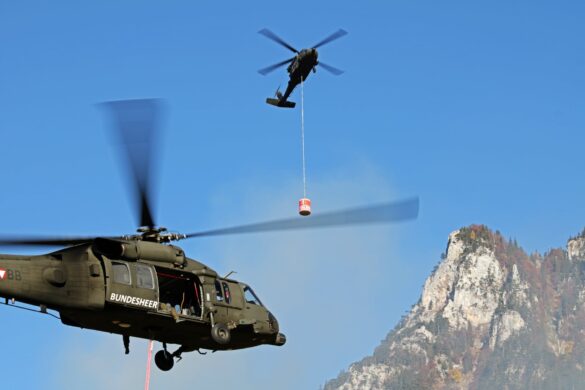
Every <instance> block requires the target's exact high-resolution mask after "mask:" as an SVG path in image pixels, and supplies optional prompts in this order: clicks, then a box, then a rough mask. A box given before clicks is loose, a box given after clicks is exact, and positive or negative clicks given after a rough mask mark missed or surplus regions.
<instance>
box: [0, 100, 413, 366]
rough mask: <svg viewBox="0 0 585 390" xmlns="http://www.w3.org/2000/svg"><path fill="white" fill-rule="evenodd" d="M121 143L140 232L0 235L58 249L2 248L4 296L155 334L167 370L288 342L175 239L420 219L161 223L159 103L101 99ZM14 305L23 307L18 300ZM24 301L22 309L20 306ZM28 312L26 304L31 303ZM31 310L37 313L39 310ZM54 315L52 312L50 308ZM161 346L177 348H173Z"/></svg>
mask: <svg viewBox="0 0 585 390" xmlns="http://www.w3.org/2000/svg"><path fill="white" fill-rule="evenodd" d="M104 105H105V108H106V109H107V110H108V111H110V113H111V114H112V118H113V125H114V126H113V128H114V129H115V133H117V134H118V135H119V137H120V140H121V144H122V145H123V146H124V147H123V148H122V150H123V151H124V153H123V157H124V159H125V160H126V161H127V163H128V168H129V169H128V171H129V177H130V180H129V181H130V183H131V185H132V186H133V189H134V195H135V200H136V205H137V215H138V218H139V226H140V227H139V228H138V231H137V233H136V234H131V235H127V236H95V237H39V236H37V237H15V236H0V245H1V246H23V245H24V246H26V245H33V246H56V247H64V249H60V250H57V251H55V252H52V253H48V254H43V255H35V256H32V255H31V256H22V255H18V256H17V255H0V296H1V297H4V298H5V299H6V304H9V302H12V305H14V303H15V301H19V302H24V303H26V304H29V305H34V306H38V307H39V312H41V313H48V312H47V310H48V309H51V310H54V311H57V312H58V313H59V317H60V319H61V322H62V323H63V324H65V325H71V326H76V327H80V328H87V329H94V330H98V331H102V332H109V333H115V334H119V335H122V338H123V342H124V346H125V350H126V353H129V345H130V337H140V338H143V339H149V340H157V341H160V342H162V343H163V349H162V350H160V351H159V352H157V353H156V355H155V363H156V365H157V366H158V368H159V369H161V370H163V371H168V370H170V369H171V368H172V367H173V365H174V362H175V359H180V358H181V356H182V354H183V353H185V352H190V351H199V352H200V353H202V354H204V352H202V351H201V350H211V351H220V350H232V349H241V348H249V347H254V346H258V345H262V344H269V345H276V346H282V345H284V344H285V342H286V338H285V336H284V334H282V333H281V332H280V327H279V324H278V321H277V320H276V318H275V316H274V315H273V314H272V313H271V312H270V311H269V310H268V308H266V307H265V306H264V305H263V304H262V302H261V300H260V299H259V298H258V296H257V295H256V294H255V292H254V291H253V290H252V288H251V287H250V286H249V285H247V284H245V283H243V282H239V281H237V280H234V279H232V278H229V275H228V276H225V277H221V276H220V275H218V273H217V272H216V271H214V270H213V269H212V268H210V267H209V266H207V265H205V264H203V263H201V262H199V261H196V260H193V259H190V258H188V257H187V256H186V255H185V252H184V251H183V250H182V249H181V248H180V247H178V246H175V245H171V242H174V241H178V240H183V239H188V238H196V237H204V236H218V235H227V234H242V233H254V232H267V231H275V230H290V229H305V228H318V227H327V226H341V225H357V224H368V223H384V222H397V221H404V220H409V219H413V218H416V217H417V215H418V199H417V198H413V199H408V200H404V201H400V202H394V203H386V204H379V205H375V206H368V207H363V208H356V209H349V210H344V211H338V212H331V213H327V214H321V215H318V216H312V217H310V218H307V219H305V218H294V219H281V220H275V221H270V222H263V223H254V224H248V225H241V226H235V227H230V228H223V229H214V230H207V231H200V232H194V233H187V234H178V233H171V232H168V231H167V230H166V229H165V228H163V227H160V226H158V225H157V224H156V223H155V219H154V216H153V213H152V208H151V203H150V199H151V194H152V191H151V188H150V185H149V183H151V180H150V175H151V172H152V170H151V168H150V167H151V165H152V162H153V161H152V159H153V152H154V151H153V148H154V146H155V145H154V143H153V140H154V136H155V134H156V132H157V128H158V117H159V110H160V104H159V101H158V100H152V99H148V100H127V101H117V102H110V103H105V104H104ZM17 307H19V306H17ZM25 308H26V307H25ZM28 310H31V309H30V308H29V309H28ZM35 311H36V310H35ZM49 314H51V313H49ZM167 344H177V345H179V347H178V348H177V349H176V350H175V351H173V352H171V351H168V350H167Z"/></svg>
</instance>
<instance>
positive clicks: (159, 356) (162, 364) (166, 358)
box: [154, 350, 175, 371]
mask: <svg viewBox="0 0 585 390" xmlns="http://www.w3.org/2000/svg"><path fill="white" fill-rule="evenodd" d="M154 362H155V363H156V366H157V367H158V368H159V369H160V370H161V371H169V370H170V369H171V368H173V365H174V364H175V359H174V358H173V355H171V354H170V353H169V352H167V351H164V350H161V351H158V352H157V353H156V355H154Z"/></svg>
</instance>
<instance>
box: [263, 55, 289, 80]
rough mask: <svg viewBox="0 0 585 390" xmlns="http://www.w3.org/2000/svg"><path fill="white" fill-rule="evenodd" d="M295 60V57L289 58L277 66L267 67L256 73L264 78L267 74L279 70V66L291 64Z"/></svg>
mask: <svg viewBox="0 0 585 390" xmlns="http://www.w3.org/2000/svg"><path fill="white" fill-rule="evenodd" d="M294 59H295V57H293V58H289V59H288V60H284V61H282V62H279V63H278V64H274V65H270V66H267V67H266V68H263V69H260V70H259V71H258V73H260V74H261V75H264V76H266V75H267V74H268V73H270V72H272V71H274V70H276V69H278V68H280V67H281V66H284V65H286V64H290V63H291V62H293V60H294Z"/></svg>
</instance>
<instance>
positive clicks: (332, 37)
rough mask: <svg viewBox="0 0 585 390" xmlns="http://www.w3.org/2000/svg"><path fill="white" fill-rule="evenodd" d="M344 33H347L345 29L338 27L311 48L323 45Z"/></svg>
mask: <svg viewBox="0 0 585 390" xmlns="http://www.w3.org/2000/svg"><path fill="white" fill-rule="evenodd" d="M346 34H347V31H345V30H343V29H339V30H337V31H335V32H334V33H333V34H331V35H329V36H328V37H327V38H325V39H323V40H322V41H321V42H319V43H317V44H316V45H315V46H313V49H317V48H319V47H320V46H323V45H325V44H327V43H329V42H331V41H334V40H336V39H339V38H341V37H342V36H344V35H346Z"/></svg>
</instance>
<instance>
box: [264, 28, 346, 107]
mask: <svg viewBox="0 0 585 390" xmlns="http://www.w3.org/2000/svg"><path fill="white" fill-rule="evenodd" d="M258 33H259V34H262V35H264V36H265V37H267V38H268V39H271V40H273V41H274V42H276V43H278V44H279V45H282V46H284V47H286V48H287V49H288V50H290V51H292V52H293V53H295V56H294V57H292V58H289V59H288V60H284V61H281V62H279V63H277V64H274V65H271V66H268V67H266V68H263V69H260V70H259V71H258V72H259V73H260V74H262V75H267V74H268V73H270V72H272V71H274V70H276V69H278V68H280V67H281V66H284V65H286V64H290V65H289V66H288V68H287V69H286V70H287V72H288V74H289V81H288V86H287V87H286V91H285V92H284V94H282V93H281V92H280V90H277V91H276V98H267V99H266V103H268V104H271V105H273V106H277V107H287V108H294V107H295V105H296V103H294V102H290V101H288V97H289V96H290V94H291V93H292V92H293V90H294V89H295V87H296V86H297V85H299V84H300V83H301V82H304V81H305V80H306V79H307V77H309V74H311V71H313V73H315V72H316V71H317V65H319V66H320V67H322V68H323V69H325V70H326V71H328V72H331V73H333V74H334V75H336V76H338V75H340V74H342V73H343V71H342V70H340V69H337V68H334V67H333V66H331V65H327V64H325V63H323V61H318V60H317V58H318V57H319V53H318V52H317V49H318V48H319V47H321V46H323V45H325V44H327V43H329V42H332V41H334V40H336V39H339V38H341V37H342V36H344V35H346V34H347V32H346V31H345V30H342V29H339V30H337V31H336V32H334V33H333V34H331V35H329V36H328V37H327V38H325V39H323V40H322V41H320V42H319V43H317V44H315V45H314V46H313V47H312V48H310V49H303V50H301V51H298V50H297V49H295V48H294V47H292V46H291V45H289V44H288V43H286V42H285V41H284V40H283V39H282V38H280V37H279V36H278V35H276V34H275V33H273V32H272V31H270V30H268V29H267V28H265V29H262V30H260V31H258Z"/></svg>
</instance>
